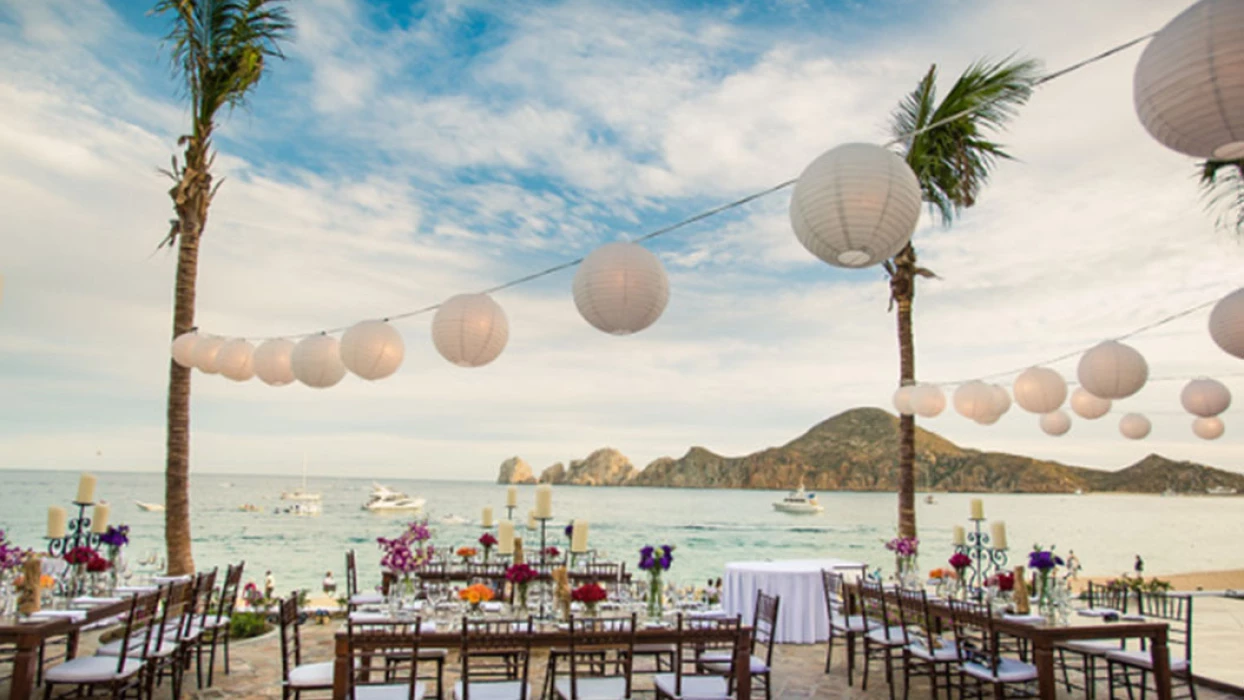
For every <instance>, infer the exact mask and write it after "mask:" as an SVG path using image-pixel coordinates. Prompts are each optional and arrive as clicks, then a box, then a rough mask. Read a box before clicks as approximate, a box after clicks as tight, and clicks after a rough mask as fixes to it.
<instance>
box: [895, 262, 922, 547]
mask: <svg viewBox="0 0 1244 700" xmlns="http://www.w3.org/2000/svg"><path fill="white" fill-rule="evenodd" d="M890 294H891V297H892V298H893V299H894V303H895V305H896V306H897V307H898V314H897V316H898V356H899V384H900V385H903V384H912V383H914V382H915V380H916V342H915V338H914V337H913V335H912V330H911V305H912V302H913V301H914V300H915V297H916V251H915V249H913V248H912V247H911V245H910V244H908V246H907V247H906V248H903V250H901V251H899V253H898V255H895V256H894V273H893V274H892V275H890ZM898 431H899V443H898V533H899V535H901V536H903V537H915V536H916V417H915V416H899V422H898Z"/></svg>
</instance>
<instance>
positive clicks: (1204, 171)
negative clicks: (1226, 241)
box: [1199, 160, 1244, 234]
mask: <svg viewBox="0 0 1244 700" xmlns="http://www.w3.org/2000/svg"><path fill="white" fill-rule="evenodd" d="M1199 167H1200V170H1201V194H1202V195H1203V196H1204V197H1205V200H1206V206H1208V207H1209V208H1210V209H1211V210H1213V209H1217V210H1218V225H1219V226H1220V227H1222V228H1225V229H1232V230H1234V231H1235V232H1236V233H1237V234H1244V160H1207V161H1205V162H1204V163H1201V164H1200V166H1199Z"/></svg>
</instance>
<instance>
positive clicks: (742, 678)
mask: <svg viewBox="0 0 1244 700" xmlns="http://www.w3.org/2000/svg"><path fill="white" fill-rule="evenodd" d="M739 636H740V639H739V643H738V646H736V647H735V648H734V649H735V655H734V678H735V681H734V682H735V693H736V696H737V697H738V699H739V700H752V653H751V650H752V630H750V629H743V630H740V631H739Z"/></svg>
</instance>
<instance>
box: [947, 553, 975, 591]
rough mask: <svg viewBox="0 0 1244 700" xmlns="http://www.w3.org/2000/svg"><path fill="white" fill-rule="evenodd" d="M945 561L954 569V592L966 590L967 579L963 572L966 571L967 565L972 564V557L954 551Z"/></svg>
mask: <svg viewBox="0 0 1244 700" xmlns="http://www.w3.org/2000/svg"><path fill="white" fill-rule="evenodd" d="M946 563H948V564H950V567H951V568H952V569H954V570H955V578H954V580H955V582H956V583H955V584H954V588H955V590H954V593H963V592H965V591H967V583H968V580H967V577H966V576H965V575H964V574H966V573H967V570H968V567H969V566H971V565H972V557H970V556H968V555H967V554H965V553H964V552H955V553H954V554H952V555H950V559H949V560H948V561H947V562H946Z"/></svg>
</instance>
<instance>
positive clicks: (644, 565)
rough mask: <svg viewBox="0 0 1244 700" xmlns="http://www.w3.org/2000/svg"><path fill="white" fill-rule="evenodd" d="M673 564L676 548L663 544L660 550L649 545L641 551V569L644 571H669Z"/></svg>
mask: <svg viewBox="0 0 1244 700" xmlns="http://www.w3.org/2000/svg"><path fill="white" fill-rule="evenodd" d="M658 552H659V553H658ZM673 563H674V548H673V547H672V546H671V545H668V544H663V545H661V546H660V548H657V547H653V546H652V545H648V546H646V547H644V548H643V549H641V550H639V568H640V569H643V570H644V571H648V572H653V571H669V568H670V565H671V564H673Z"/></svg>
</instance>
